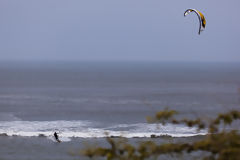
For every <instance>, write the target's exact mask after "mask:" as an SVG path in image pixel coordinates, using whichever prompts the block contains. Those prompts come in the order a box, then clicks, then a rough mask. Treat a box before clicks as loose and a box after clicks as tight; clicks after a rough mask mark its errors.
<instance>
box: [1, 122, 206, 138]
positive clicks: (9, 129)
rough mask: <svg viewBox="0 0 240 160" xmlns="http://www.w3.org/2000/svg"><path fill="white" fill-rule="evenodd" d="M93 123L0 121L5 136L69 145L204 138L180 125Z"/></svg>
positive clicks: (202, 132) (192, 129)
mask: <svg viewBox="0 0 240 160" xmlns="http://www.w3.org/2000/svg"><path fill="white" fill-rule="evenodd" d="M95 124H96V123H95V122H89V121H0V134H3V133H5V134H7V135H8V136H14V135H16V136H29V137H31V136H47V137H50V139H51V138H53V133H54V132H55V131H57V132H58V133H59V136H60V139H61V140H62V141H70V140H71V139H70V138H72V137H81V138H93V137H96V138H102V137H106V136H121V137H126V138H133V137H151V135H156V136H161V135H168V136H172V137H189V136H195V135H204V134H207V131H201V132H198V131H197V129H196V128H189V127H187V126H183V125H172V124H167V125H164V126H163V125H160V124H148V123H136V124H118V125H112V126H105V127H103V128H99V127H95Z"/></svg>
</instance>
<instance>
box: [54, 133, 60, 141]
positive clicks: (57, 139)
mask: <svg viewBox="0 0 240 160" xmlns="http://www.w3.org/2000/svg"><path fill="white" fill-rule="evenodd" d="M53 135H54V137H55V139H56V141H57V142H59V143H60V142H61V141H60V140H59V137H58V134H57V132H54V134H53Z"/></svg>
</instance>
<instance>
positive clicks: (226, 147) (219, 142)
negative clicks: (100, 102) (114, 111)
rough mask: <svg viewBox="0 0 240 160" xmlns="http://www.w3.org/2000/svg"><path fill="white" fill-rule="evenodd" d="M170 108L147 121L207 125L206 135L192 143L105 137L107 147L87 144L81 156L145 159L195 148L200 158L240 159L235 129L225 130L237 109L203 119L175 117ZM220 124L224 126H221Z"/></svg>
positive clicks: (236, 117) (239, 116) (110, 159)
mask: <svg viewBox="0 0 240 160" xmlns="http://www.w3.org/2000/svg"><path fill="white" fill-rule="evenodd" d="M175 114H177V112H176V111H173V110H167V109H166V110H164V111H161V112H158V113H157V114H156V115H155V116H154V117H150V118H148V121H150V122H152V123H155V122H158V123H161V124H163V125H164V124H165V123H173V124H185V125H187V126H189V127H198V129H199V130H200V129H208V135H207V136H205V137H204V138H203V139H201V140H198V141H195V142H192V143H165V144H160V145H159V144H156V143H155V142H153V141H146V142H142V143H140V144H139V145H137V146H136V145H132V144H129V143H127V142H126V141H124V140H115V139H114V138H110V137H107V142H108V143H109V144H110V148H105V147H95V148H87V149H85V150H84V151H83V152H82V153H83V155H84V156H87V157H90V158H93V157H104V158H106V159H107V160H144V159H149V158H154V159H157V158H158V157H159V156H161V155H170V156H175V155H181V154H183V153H185V154H191V153H193V152H196V151H202V152H204V153H207V154H203V155H202V157H201V159H203V160H239V159H240V134H239V132H238V131H237V130H226V129H225V127H226V126H227V125H231V124H232V122H233V121H236V120H239V119H240V112H239V111H235V110H234V111H230V112H228V113H224V114H219V115H218V116H217V117H216V118H215V119H213V120H212V121H210V122H204V121H203V120H202V119H195V120H188V119H181V120H177V119H175V118H174V115H175ZM222 126H223V127H222Z"/></svg>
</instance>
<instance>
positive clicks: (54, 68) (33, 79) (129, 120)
mask: <svg viewBox="0 0 240 160" xmlns="http://www.w3.org/2000/svg"><path fill="white" fill-rule="evenodd" d="M239 88H240V64H239V63H183V62H182V63H173V62H172V63H170V62H169V63H167V62H165V63H162V62H71V63H70V62H61V63H60V62H58V63H57V62H45V63H44V62H35V63H33V62H32V63H30V62H25V63H23V62H8V63H7V62H4V63H1V64H0V134H1V133H6V134H7V135H8V136H12V135H18V136H30V137H31V136H38V135H39V134H43V135H46V136H48V138H49V139H52V134H53V132H54V131H58V132H59V134H60V136H61V138H62V140H63V141H71V138H72V137H80V138H91V137H105V136H106V133H108V134H109V135H113V136H123V137H129V138H130V137H149V136H150V135H151V134H157V135H171V136H173V137H188V136H192V135H196V134H206V131H201V132H197V131H196V129H194V128H188V127H186V126H182V125H172V124H167V125H166V126H162V125H159V124H158V125H155V124H148V123H146V116H150V115H154V113H155V112H156V111H159V110H162V109H164V108H166V107H168V108H169V109H175V110H177V111H178V112H179V116H180V117H187V118H196V117H200V118H204V119H210V118H213V117H214V116H216V115H217V114H218V113H220V112H224V111H228V110H231V109H239V108H240V107H239V106H240V89H239Z"/></svg>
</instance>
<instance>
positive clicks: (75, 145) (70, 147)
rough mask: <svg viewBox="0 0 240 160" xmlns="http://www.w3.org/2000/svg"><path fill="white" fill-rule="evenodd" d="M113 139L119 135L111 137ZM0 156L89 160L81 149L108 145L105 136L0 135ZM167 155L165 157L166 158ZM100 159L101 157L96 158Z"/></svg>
mask: <svg viewBox="0 0 240 160" xmlns="http://www.w3.org/2000/svg"><path fill="white" fill-rule="evenodd" d="M202 138H204V136H193V137H188V138H184V137H181V138H172V137H168V136H167V137H164V136H163V137H158V138H125V140H126V141H127V142H128V143H130V144H133V145H136V144H138V143H140V142H143V141H149V140H150V141H154V142H155V143H157V144H162V143H169V142H170V143H177V142H186V141H188V142H194V141H196V140H200V139H202ZM113 139H115V140H118V139H120V138H119V137H115V138H113ZM0 146H1V150H0V158H1V159H7V160H14V159H18V160H26V159H28V160H44V159H46V160H47V159H48V160H57V159H58V160H63V159H64V160H75V159H81V160H89V158H88V157H84V156H82V155H81V154H80V152H81V151H82V150H83V149H86V148H89V147H93V146H95V147H96V146H101V147H108V143H107V141H106V138H72V139H71V141H68V142H61V143H57V142H55V141H54V140H52V139H49V138H47V137H18V136H11V137H9V136H0ZM167 157H168V156H166V157H165V158H166V159H167ZM168 158H169V157H168ZM96 159H101V158H96Z"/></svg>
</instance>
